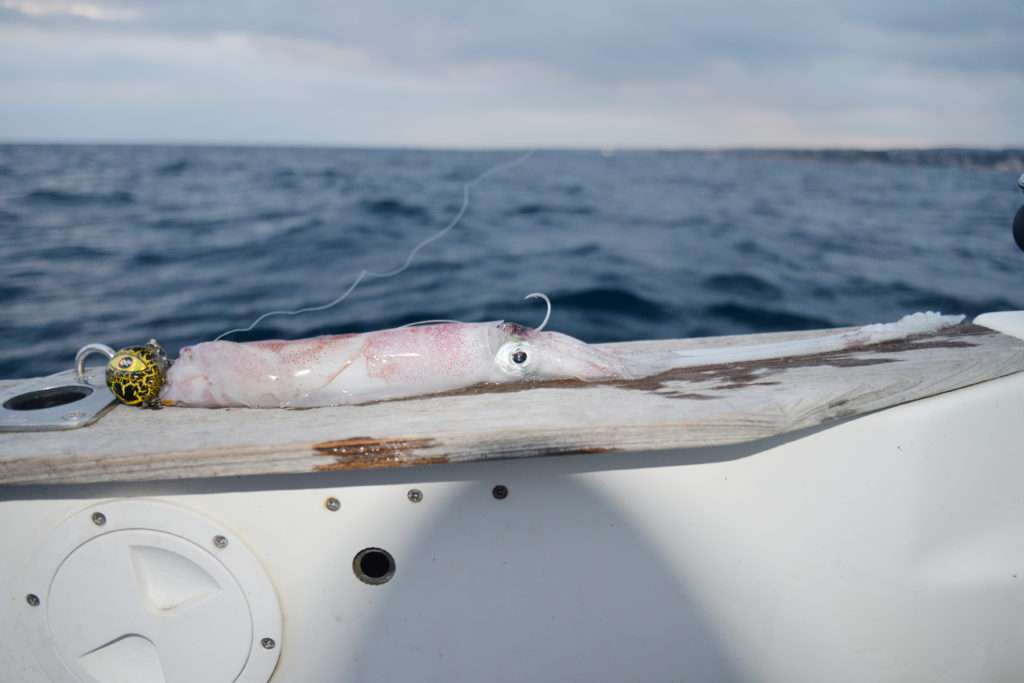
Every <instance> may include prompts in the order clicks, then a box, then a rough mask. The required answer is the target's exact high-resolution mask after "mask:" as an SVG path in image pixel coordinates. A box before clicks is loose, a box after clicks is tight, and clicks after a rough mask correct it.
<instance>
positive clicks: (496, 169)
mask: <svg viewBox="0 0 1024 683" xmlns="http://www.w3.org/2000/svg"><path fill="white" fill-rule="evenodd" d="M535 151H536V150H532V149H531V150H530V151H529V152H527V153H526V154H523V155H520V156H519V157H516V158H515V159H513V160H512V161H505V162H502V163H500V164H496V165H494V166H491V167H490V168H489V169H487V170H486V171H484V172H483V173H481V174H480V175H478V176H476V177H475V178H473V179H472V180H470V181H469V182H467V183H464V184H463V185H462V206H460V207H459V210H458V212H457V213H456V214H455V216H454V217H453V218H452V219H451V220H450V221H449V222H448V224H447V225H445V226H444V227H443V228H441V229H440V230H438V231H437V232H435V233H434V234H433V235H431V236H429V237H427V238H426V239H425V240H423V241H422V242H420V243H419V244H417V245H416V246H415V247H413V248H412V251H410V252H409V255H408V256H407V257H406V259H405V262H404V263H403V264H402V265H401V266H399V267H398V268H395V269H394V270H389V271H385V272H382V273H379V272H375V271H372V270H367V269H365V268H364V269H363V270H361V271H359V273H358V274H357V275H356V277H355V279H354V280H353V281H352V284H350V285H349V286H348V289H346V290H345V291H343V292H342V293H341V294H340V295H339V296H338V297H337V298H335V299H333V300H331V301H328V302H327V303H325V304H321V305H319V306H309V307H307V308H299V309H296V310H292V311H283V310H282V311H269V312H267V313H264V314H263V315H261V316H260V317H258V318H256V320H254V321H253V322H252V324H251V325H249V326H248V327H237V328H235V329H233V330H228V331H227V332H223V333H221V334H219V335H217V337H215V338H214V340H213V341H220V340H221V339H223V338H224V337H226V336H228V335H229V334H234V333H236V332H249V331H251V330H252V329H253V328H255V327H256V326H257V325H259V324H260V323H261V322H263V321H264V320H266V319H267V318H270V317H273V316H277V315H287V316H295V315H302V314H303V313H316V312H318V311H326V310H327V309H329V308H333V307H335V306H337V305H338V304H340V303H341V302H342V301H344V300H345V299H347V298H348V297H349V295H351V294H352V292H354V291H355V290H356V287H358V286H359V285H360V283H362V281H363V280H365V279H367V278H387V277H394V276H395V275H398V274H399V273H402V272H404V271H405V270H406V269H408V268H409V266H410V265H412V261H413V259H414V258H416V254H418V253H419V252H420V250H421V249H423V248H424V247H425V246H427V245H428V244H431V243H432V242H436V241H437V240H439V239H441V238H442V237H444V236H445V235H447V234H448V233H449V232H451V231H452V229H453V228H455V226H456V225H458V224H459V222H460V221H462V217H463V216H465V215H466V211H468V210H469V191H470V189H471V188H472V187H474V186H475V185H476V184H477V183H479V182H481V181H482V180H484V179H485V178H487V177H489V176H492V175H494V174H495V173H501V172H502V171H507V170H508V169H510V168H514V167H516V166H518V165H520V164H522V163H523V162H525V161H526V160H527V159H529V158H530V157H532V156H533V154H534V152H535Z"/></svg>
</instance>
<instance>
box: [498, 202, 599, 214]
mask: <svg viewBox="0 0 1024 683" xmlns="http://www.w3.org/2000/svg"><path fill="white" fill-rule="evenodd" d="M593 213H594V207H592V206H584V205H573V206H554V205H551V204H539V203H534V202H531V203H527V204H520V205H519V206H517V207H516V208H514V209H512V210H511V211H510V212H509V214H511V215H513V216H537V215H541V214H563V215H568V216H589V215H591V214H593Z"/></svg>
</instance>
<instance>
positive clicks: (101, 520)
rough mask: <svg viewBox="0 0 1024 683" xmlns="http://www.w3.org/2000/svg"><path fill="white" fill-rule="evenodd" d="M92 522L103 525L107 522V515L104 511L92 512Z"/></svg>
mask: <svg viewBox="0 0 1024 683" xmlns="http://www.w3.org/2000/svg"><path fill="white" fill-rule="evenodd" d="M92 523H93V524H95V525H96V526H103V525H104V524H106V523H107V516H106V515H105V514H103V513H102V512H94V513H92Z"/></svg>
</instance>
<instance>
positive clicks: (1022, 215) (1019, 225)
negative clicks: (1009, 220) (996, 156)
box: [1013, 173, 1024, 251]
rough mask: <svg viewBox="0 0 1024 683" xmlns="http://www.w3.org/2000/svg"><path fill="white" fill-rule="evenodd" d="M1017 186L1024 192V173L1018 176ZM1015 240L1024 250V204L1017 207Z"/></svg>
mask: <svg viewBox="0 0 1024 683" xmlns="http://www.w3.org/2000/svg"><path fill="white" fill-rule="evenodd" d="M1017 187H1019V188H1020V191H1021V192H1024V173H1022V174H1021V175H1020V178H1017ZM1013 241H1014V242H1016V243H1017V248H1018V249H1020V250H1021V251H1024V206H1022V207H1020V208H1019V209H1017V215H1016V216H1015V217H1014V219H1013Z"/></svg>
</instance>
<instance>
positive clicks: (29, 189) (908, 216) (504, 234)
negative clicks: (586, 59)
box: [0, 145, 1024, 379]
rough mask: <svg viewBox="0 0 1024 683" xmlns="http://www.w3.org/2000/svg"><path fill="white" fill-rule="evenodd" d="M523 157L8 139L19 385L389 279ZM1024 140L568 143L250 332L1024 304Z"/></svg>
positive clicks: (9, 303) (4, 350)
mask: <svg viewBox="0 0 1024 683" xmlns="http://www.w3.org/2000/svg"><path fill="white" fill-rule="evenodd" d="M520 154H521V152H509V151H432V150H429V151H428V150H404V149H351V148H258V147H213V146H127V145H125V146H120V145H116V146H115V145H109V146H92V145H0V330H2V334H0V378H5V379H9V378H20V377H32V376H37V375H42V374H48V373H51V372H56V371H58V370H63V369H67V368H69V367H71V365H72V363H73V359H74V355H75V352H76V350H77V349H78V348H79V347H81V346H83V345H85V344H87V343H90V342H102V343H105V344H108V345H110V346H114V347H119V346H125V345H129V344H133V343H141V342H145V341H146V340H148V339H150V338H151V337H154V338H156V339H158V340H159V341H160V342H162V343H163V344H164V345H165V347H166V348H167V349H168V351H170V352H171V353H172V355H176V353H177V350H178V349H179V348H180V347H181V346H183V345H187V344H194V343H197V342H200V341H205V340H210V339H212V338H213V337H215V336H217V335H218V334H220V333H222V332H224V331H226V330H228V329H231V328H236V327H245V326H247V325H248V324H249V323H251V322H252V321H253V320H254V319H255V318H257V317H258V316H259V315H260V314H262V313H264V312H266V311H269V310H273V309H296V308H302V307H307V306H316V305H319V304H323V303H325V302H328V301H330V300H332V299H334V298H335V297H336V296H338V295H339V294H340V293H341V292H342V291H343V290H345V289H346V288H347V287H348V286H349V285H350V284H351V282H352V280H353V279H354V278H355V276H356V275H357V274H358V273H359V272H360V271H361V270H363V269H369V270H373V271H389V270H393V269H396V268H398V267H399V266H401V265H402V263H403V262H404V261H405V259H406V257H407V256H408V254H409V252H410V250H411V249H412V248H413V247H414V246H415V245H416V244H418V243H419V242H421V241H422V240H424V239H425V238H427V237H429V236H430V235H432V234H434V233H436V232H437V231H439V230H440V229H442V228H443V227H444V226H445V225H446V224H447V223H448V222H449V221H450V220H451V219H452V218H453V217H454V216H455V215H456V213H457V212H458V210H459V208H460V205H461V201H462V188H463V185H464V183H466V182H467V181H469V180H470V179H472V178H474V177H475V176H477V175H478V174H480V173H481V172H483V171H485V170H487V169H488V168H490V167H492V166H494V165H495V164H499V163H502V162H506V161H510V160H512V159H514V158H516V157H517V156H519V155H520ZM1022 171H1024V150H1005V151H985V150H962V149H950V150H922V151H914V150H910V151H877V152H876V151H872V152H860V151H806V150H772V151H758V150H734V151H615V150H603V151H597V150H593V151H546V150H540V151H538V152H536V153H535V154H534V155H533V156H532V157H530V158H529V159H528V160H526V161H525V162H524V163H522V164H520V165H518V166H516V167H514V168H510V169H507V170H504V171H502V172H500V173H496V174H493V175H491V176H489V177H488V178H486V179H484V180H483V181H482V182H480V183H479V184H477V185H476V186H475V187H474V188H473V190H472V194H471V197H470V205H469V209H468V211H467V212H466V214H465V217H464V218H463V220H462V221H461V222H460V223H459V224H458V225H457V226H456V227H455V228H454V229H453V230H452V231H451V232H449V233H448V234H446V235H445V236H444V237H443V238H442V239H440V240H437V241H435V242H432V243H430V244H428V245H427V246H425V247H424V248H423V249H422V250H421V251H419V253H418V254H417V255H416V258H415V259H414V260H413V262H412V264H411V266H410V267H409V268H408V269H407V270H405V271H404V272H402V273H401V274H399V275H397V276H395V277H391V278H386V279H368V280H366V281H365V282H364V283H363V284H362V285H361V286H360V287H359V288H358V289H357V290H356V291H355V292H354V293H353V294H352V295H351V296H350V297H349V298H348V299H347V300H346V301H344V302H343V303H341V304H340V305H338V306H336V307H334V308H332V309H330V310H328V311H323V312H317V313H310V314H307V315H302V316H297V317H274V318H269V319H267V320H266V321H264V322H263V323H262V324H260V325H259V326H258V327H256V328H255V329H254V330H252V331H251V332H247V333H243V334H236V335H234V336H233V337H231V338H232V339H236V340H249V339H267V338H297V337H305V336H312V335H319V334H329V333H338V332H353V331H365V330H374V329H380V328H387V327H394V326H396V325H402V324H405V323H408V322H413V321H417V320H424V319H435V318H446V319H448V318H453V319H458V320H464V321H485V320H513V321H517V322H521V323H523V324H526V325H536V324H538V323H539V322H540V320H541V319H542V318H543V316H544V306H543V305H542V304H541V303H539V302H537V301H523V297H524V296H525V295H526V294H529V293H531V292H538V291H539V292H544V293H546V294H547V295H548V296H549V297H550V298H551V300H552V303H553V312H552V316H551V321H550V323H549V329H553V330H558V331H560V332H565V333H567V334H571V335H573V336H575V337H579V338H580V339H583V340H585V341H588V342H607V341H623V340H631V339H655V338H672V337H691V336H707V335H722V334H739V333H750V332H767V331H774V330H796V329H809V328H823V327H833V326H840V325H851V324H863V323H871V322H884V321H892V320H896V319H898V318H899V317H901V316H903V315H905V314H907V313H913V312H915V311H922V310H936V311H941V312H943V313H963V314H966V315H968V316H973V315H976V314H978V313H981V312H984V311H995V310H1009V309H1020V308H1024V289H1022V288H1021V287H1020V283H1021V282H1024V253H1021V252H1020V251H1018V250H1017V248H1016V246H1015V245H1014V243H1013V239H1012V236H1011V230H1010V225H1011V221H1012V219H1013V215H1014V213H1015V212H1016V210H1017V208H1018V206H1020V204H1021V203H1022V201H1024V196H1022V195H1021V194H1020V192H1018V191H1017V189H1016V178H1017V176H1018V175H1019V174H1020V173H1021V172H1022Z"/></svg>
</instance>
